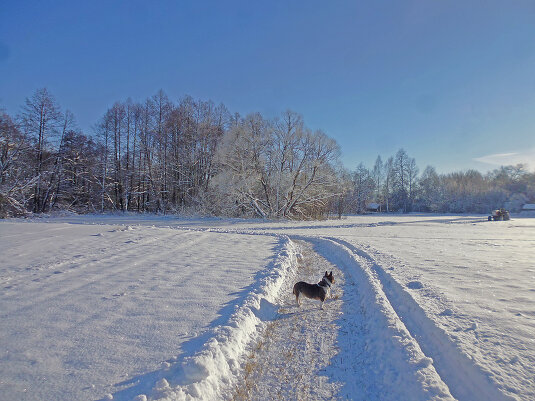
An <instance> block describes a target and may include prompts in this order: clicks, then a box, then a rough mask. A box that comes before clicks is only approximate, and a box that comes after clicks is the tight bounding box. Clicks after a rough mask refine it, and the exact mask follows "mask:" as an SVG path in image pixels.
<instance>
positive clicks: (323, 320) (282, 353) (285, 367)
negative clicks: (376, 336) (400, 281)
mask: <svg viewBox="0 0 535 401" xmlns="http://www.w3.org/2000/svg"><path fill="white" fill-rule="evenodd" d="M299 246H300V248H301V254H302V255H303V257H302V258H301V259H300V260H299V261H298V267H297V274H296V275H295V276H294V275H292V277H289V278H288V279H287V280H286V281H285V283H284V285H283V287H282V289H281V290H282V291H281V294H283V295H282V297H281V299H280V302H281V303H282V305H281V306H280V307H279V310H278V316H277V319H276V320H274V321H272V322H270V323H269V324H268V326H267V328H266V329H265V331H264V334H263V336H262V338H261V339H260V341H258V342H257V343H256V344H255V345H254V349H253V351H252V352H251V353H250V354H249V357H248V359H247V362H246V364H245V368H244V371H245V374H244V379H243V380H242V385H241V386H239V387H238V388H237V390H236V392H235V394H234V400H326V399H332V398H333V396H334V395H335V394H336V393H337V392H338V391H339V389H340V387H341V386H342V383H341V382H336V381H334V382H333V381H330V380H329V377H328V376H327V372H325V369H326V368H327V367H328V366H329V365H330V360H331V358H332V357H333V356H334V355H335V354H336V353H338V352H339V350H338V347H337V346H336V337H337V333H338V324H337V322H336V321H337V319H339V318H340V317H341V315H342V313H343V312H342V301H341V297H342V295H343V290H342V288H343V284H344V276H343V274H342V272H341V271H340V270H339V269H338V268H337V267H336V266H333V265H331V264H330V263H329V262H327V261H326V260H325V259H323V258H321V257H318V256H317V254H315V253H314V252H313V250H312V247H311V246H310V244H307V243H304V242H301V243H300V244H299ZM326 270H329V271H331V270H332V271H333V274H334V277H335V281H336V286H335V288H334V289H333V292H332V294H331V295H332V298H331V299H329V300H327V301H326V302H325V308H324V310H321V309H320V307H319V302H318V301H312V300H308V299H306V298H303V300H302V305H301V307H300V308H299V307H297V305H296V303H295V297H294V296H293V294H291V292H292V285H293V282H294V281H301V280H303V281H308V282H317V281H319V278H320V277H321V276H322V274H320V273H319V272H325V271H326Z"/></svg>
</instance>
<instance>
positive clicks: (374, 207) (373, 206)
mask: <svg viewBox="0 0 535 401" xmlns="http://www.w3.org/2000/svg"><path fill="white" fill-rule="evenodd" d="M366 210H367V211H368V212H379V211H380V210H381V205H380V204H379V203H373V202H372V203H368V205H366Z"/></svg>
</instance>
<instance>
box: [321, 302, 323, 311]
mask: <svg viewBox="0 0 535 401" xmlns="http://www.w3.org/2000/svg"><path fill="white" fill-rule="evenodd" d="M321 310H323V301H321Z"/></svg>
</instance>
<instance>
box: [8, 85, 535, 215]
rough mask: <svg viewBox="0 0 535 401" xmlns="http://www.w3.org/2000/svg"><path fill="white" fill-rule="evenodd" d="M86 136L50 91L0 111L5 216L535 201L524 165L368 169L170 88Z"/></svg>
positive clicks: (300, 126) (279, 126) (301, 135)
mask: <svg viewBox="0 0 535 401" xmlns="http://www.w3.org/2000/svg"><path fill="white" fill-rule="evenodd" d="M93 131H94V132H92V133H91V135H89V134H86V133H84V132H82V131H81V130H80V129H78V128H77V126H76V123H75V118H74V116H73V114H72V113H71V112H69V111H68V110H62V109H61V107H60V106H59V104H58V103H57V101H56V100H55V99H54V97H53V96H52V95H51V94H50V93H49V92H48V90H47V89H39V90H37V91H36V92H35V93H34V94H33V95H32V96H31V97H29V98H27V99H26V101H25V104H24V105H23V106H22V107H21V110H20V113H19V114H17V115H16V116H10V115H8V114H7V113H6V112H4V111H0V216H1V217H6V216H17V215H28V214H31V213H47V212H50V211H54V210H69V211H74V212H78V213H96V212H106V211H133V212H140V213H144V212H150V213H163V214H165V213H180V214H184V213H188V214H207V215H217V216H231V217H262V218H289V219H309V218H324V217H326V216H328V215H329V214H338V215H342V214H344V213H363V212H365V211H366V210H367V209H369V206H370V203H376V204H377V205H378V206H379V208H380V209H381V210H383V211H386V212H390V211H396V212H398V211H402V212H410V211H429V212H478V213H488V211H489V210H490V209H492V208H496V207H500V206H503V205H504V204H505V203H506V202H509V203H510V204H512V205H514V206H515V207H517V206H518V205H520V204H522V203H524V202H526V201H528V200H534V199H535V188H534V186H535V185H534V182H535V177H534V174H533V173H530V172H529V171H528V170H527V168H526V166H523V165H519V166H514V167H513V166H507V167H502V168H501V169H498V170H495V171H493V172H491V173H488V174H487V175H482V174H481V173H479V172H477V171H475V170H469V171H465V172H457V173H451V174H445V175H441V174H437V173H436V171H435V170H434V168H433V167H427V168H426V169H425V170H424V171H423V173H422V174H419V169H418V167H417V165H416V161H415V160H414V158H411V157H409V155H408V154H407V153H406V152H405V151H404V150H403V149H400V150H399V151H398V152H397V153H396V154H395V155H394V156H392V157H389V158H388V159H387V160H386V161H385V162H383V161H382V159H381V157H378V158H377V161H376V163H375V165H374V167H373V168H372V169H368V168H366V167H365V166H364V165H363V164H360V165H359V166H358V167H357V168H356V169H355V170H354V171H349V170H347V169H345V168H344V167H343V166H342V165H341V163H340V159H339V157H340V149H339V146H338V144H337V143H336V141H334V140H333V139H332V138H329V137H328V136H327V135H325V134H324V133H323V132H321V131H319V130H312V129H310V128H308V127H307V126H306V125H305V123H304V121H303V118H302V116H300V115H299V114H297V113H295V112H292V111H286V112H284V113H282V114H281V115H280V116H279V117H277V118H274V119H266V118H265V117H264V116H262V115H261V114H259V113H254V114H250V115H247V116H245V117H242V116H240V115H239V114H237V113H234V114H233V113H231V112H229V111H228V110H227V108H226V107H225V106H224V105H222V104H220V105H215V104H214V103H213V102H211V101H203V100H196V99H193V98H191V97H189V96H186V97H184V98H182V99H181V100H180V101H178V102H173V101H171V100H170V99H169V98H168V96H167V95H166V94H165V93H164V92H163V91H161V90H160V91H158V92H157V93H156V94H155V95H154V96H151V97H149V98H147V99H146V100H145V101H143V102H133V101H131V100H130V99H128V100H126V101H121V102H117V103H115V104H114V105H113V106H111V107H110V108H109V109H108V110H107V111H106V112H105V113H104V115H103V116H102V117H101V118H100V119H99V121H97V122H96V124H95V125H94V129H93Z"/></svg>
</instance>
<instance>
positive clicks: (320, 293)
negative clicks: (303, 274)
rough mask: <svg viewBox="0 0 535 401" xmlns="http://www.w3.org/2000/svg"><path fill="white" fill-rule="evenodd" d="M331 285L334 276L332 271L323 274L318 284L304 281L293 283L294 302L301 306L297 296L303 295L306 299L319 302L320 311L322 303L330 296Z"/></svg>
mask: <svg viewBox="0 0 535 401" xmlns="http://www.w3.org/2000/svg"><path fill="white" fill-rule="evenodd" d="M333 284H334V276H333V272H332V271H331V272H330V273H329V274H327V272H325V275H324V276H323V278H322V279H321V281H320V282H319V283H318V284H309V283H305V282H304V281H300V282H298V283H295V285H294V289H293V293H294V295H295V300H296V301H297V306H301V302H300V301H299V296H300V295H301V294H303V295H304V296H305V297H307V298H311V299H318V300H320V301H321V309H323V302H325V298H327V296H329V295H330V293H331V286H332V285H333Z"/></svg>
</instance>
